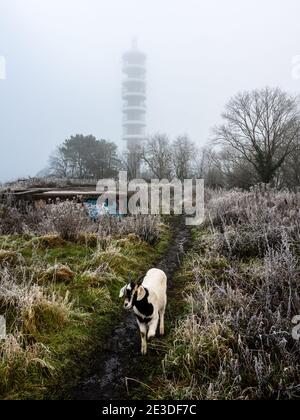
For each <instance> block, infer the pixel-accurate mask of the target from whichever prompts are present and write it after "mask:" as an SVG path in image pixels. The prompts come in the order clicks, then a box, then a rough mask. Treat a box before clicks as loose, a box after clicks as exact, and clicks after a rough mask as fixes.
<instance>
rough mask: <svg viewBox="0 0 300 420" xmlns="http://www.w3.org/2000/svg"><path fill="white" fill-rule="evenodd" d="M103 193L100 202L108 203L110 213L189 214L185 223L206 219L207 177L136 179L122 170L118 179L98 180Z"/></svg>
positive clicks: (103, 204) (194, 223) (99, 204)
mask: <svg viewBox="0 0 300 420" xmlns="http://www.w3.org/2000/svg"><path fill="white" fill-rule="evenodd" d="M97 193H99V194H100V196H99V198H98V200H97V205H98V207H99V208H101V207H103V206H107V208H109V213H110V214H124V215H125V214H131V215H136V214H146V215H147V214H151V215H159V214H164V215H170V214H172V213H173V214H175V215H180V214H185V215H186V224H187V225H190V226H196V225H200V224H201V223H203V221H204V180H203V179H184V180H183V181H181V180H180V179H178V178H174V179H173V180H172V181H169V180H167V179H162V180H159V179H151V181H150V182H147V181H145V180H144V179H133V180H131V181H129V182H128V177H127V172H126V171H121V172H119V179H118V180H117V181H116V180H114V179H102V180H100V181H98V183H97Z"/></svg>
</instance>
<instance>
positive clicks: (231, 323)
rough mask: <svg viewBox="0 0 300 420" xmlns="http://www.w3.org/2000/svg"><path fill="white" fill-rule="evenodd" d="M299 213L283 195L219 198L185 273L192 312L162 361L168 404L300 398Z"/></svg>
mask: <svg viewBox="0 0 300 420" xmlns="http://www.w3.org/2000/svg"><path fill="white" fill-rule="evenodd" d="M298 205H299V195H298V194H293V193H289V192H285V191H281V192H276V191H274V190H269V189H263V190H258V189H254V190H253V191H250V192H244V193H243V192H240V191H232V192H218V193H213V192H211V200H210V201H209V203H208V209H209V212H208V217H207V221H206V230H205V232H198V234H197V240H196V243H195V249H194V251H193V252H192V253H191V254H190V255H189V257H188V258H187V261H186V266H185V270H184V272H185V274H186V275H187V276H188V275H189V278H190V275H191V273H192V279H193V288H192V291H190V290H189V291H188V295H187V298H186V303H187V307H188V312H189V314H188V315H187V316H186V317H184V318H183V319H182V320H181V321H180V322H179V323H178V325H177V327H176V329H175V332H174V336H173V337H172V338H173V340H174V341H173V342H172V343H171V344H170V346H169V351H168V353H167V355H166V356H165V358H164V361H163V366H164V377H163V379H162V383H161V387H160V390H159V396H160V397H168V398H199V399H293V398H297V397H299V396H300V387H299V383H300V346H299V343H297V342H296V341H295V340H294V339H293V338H292V334H291V331H292V327H293V325H292V322H291V321H292V318H293V316H294V315H297V314H300V299H299V296H300V282H299V279H300V263H299V221H300V218H299V210H298V209H299V206H298ZM208 231H209V233H207V232H208ZM202 242H203V243H204V245H203V243H202Z"/></svg>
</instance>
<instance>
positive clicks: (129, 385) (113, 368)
mask: <svg viewBox="0 0 300 420" xmlns="http://www.w3.org/2000/svg"><path fill="white" fill-rule="evenodd" d="M170 227H171V229H172V238H171V241H170V244H169V247H168V248H167V250H166V252H165V255H164V256H163V258H162V259H161V260H160V261H158V262H157V264H155V265H154V266H155V267H157V268H160V269H162V270H164V271H165V273H166V275H167V277H168V290H170V291H171V290H172V289H173V288H174V287H175V285H174V284H173V281H172V279H173V277H174V274H175V272H176V271H177V270H178V269H179V267H180V264H181V261H182V258H183V256H184V254H185V253H186V251H187V250H188V249H189V248H190V246H191V231H190V228H189V227H187V226H186V225H185V218H184V217H176V218H175V217H174V218H173V219H172V220H171V222H170ZM175 296H176V294H174V297H173V299H175ZM168 298H169V300H170V299H172V294H170V295H169V296H168ZM166 317H168V311H167V312H166ZM150 352H151V349H150ZM145 357H146V358H147V357H148V356H141V355H140V336H139V333H138V327H137V323H136V320H135V316H134V314H133V313H132V312H129V313H128V312H126V311H124V313H123V314H122V319H121V321H120V322H119V324H118V325H117V326H116V327H115V328H114V329H113V330H112V331H111V334H110V336H109V338H108V340H107V342H106V343H105V345H104V346H103V345H102V346H101V350H98V351H97V350H96V351H95V352H94V353H93V354H92V355H91V360H90V362H89V368H88V371H87V372H86V373H85V374H83V376H82V377H81V379H80V381H79V382H78V383H77V384H76V386H75V387H74V388H73V389H71V390H69V391H68V393H67V395H64V399H69V400H117V399H131V391H132V392H133V389H134V387H135V386H136V384H137V383H139V382H144V381H145V383H147V378H145V377H143V369H140V366H141V364H143V363H145V360H144V358H145ZM126 378H133V379H134V381H132V382H129V381H126Z"/></svg>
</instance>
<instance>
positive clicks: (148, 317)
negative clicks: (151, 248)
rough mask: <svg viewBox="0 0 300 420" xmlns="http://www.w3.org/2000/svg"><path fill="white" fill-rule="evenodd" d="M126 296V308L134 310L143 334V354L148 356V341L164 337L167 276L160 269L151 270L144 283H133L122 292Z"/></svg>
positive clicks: (122, 295)
mask: <svg viewBox="0 0 300 420" xmlns="http://www.w3.org/2000/svg"><path fill="white" fill-rule="evenodd" d="M124 296H125V301H124V308H125V309H133V311H134V313H135V315H136V319H137V323H138V326H139V329H140V334H141V353H142V354H147V340H149V339H151V338H152V337H154V336H155V334H156V329H157V325H158V321H159V333H160V335H164V332H165V331H164V317H165V310H166V304H167V276H166V274H165V273H164V272H163V271H162V270H159V269H158V268H151V270H149V271H148V272H147V273H146V276H145V277H144V278H143V279H142V282H140V281H139V282H137V283H135V282H133V281H131V282H130V283H128V284H127V285H126V286H124V287H123V288H122V289H121V290H120V298H122V297H124Z"/></svg>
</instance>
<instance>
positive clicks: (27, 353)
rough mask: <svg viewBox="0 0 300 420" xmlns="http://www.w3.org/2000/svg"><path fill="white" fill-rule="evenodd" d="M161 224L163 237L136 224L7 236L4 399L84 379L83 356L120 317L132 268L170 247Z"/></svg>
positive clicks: (1, 295)
mask: <svg viewBox="0 0 300 420" xmlns="http://www.w3.org/2000/svg"><path fill="white" fill-rule="evenodd" d="M126 223H133V222H132V221H129V220H128V222H126ZM134 223H140V222H139V221H135V222H134ZM140 228H141V226H139V227H138V229H140ZM155 229H157V231H156V235H157V233H158V231H159V234H158V235H157V237H156V239H155V240H153V238H152V237H151V238H150V240H147V239H149V238H148V237H147V235H146V237H145V239H143V235H144V233H145V231H143V235H140V236H139V235H138V234H137V233H134V232H133V233H128V232H130V231H134V229H127V232H125V233H124V232H122V233H120V234H118V232H117V230H116V231H115V232H110V233H109V234H106V233H104V232H103V231H102V232H100V233H99V231H98V232H97V233H81V234H78V235H76V238H72V241H67V240H65V239H62V235H61V234H47V235H42V236H39V235H36V234H32V233H30V234H21V235H20V234H19V235H14V234H10V235H2V236H0V274H1V281H0V314H5V316H6V320H7V333H8V337H7V340H5V341H2V342H1V343H0V396H1V399H20V398H34V399H41V398H56V397H58V396H59V394H61V392H62V391H63V388H67V387H68V385H69V382H72V384H74V383H75V382H76V378H77V376H78V375H79V374H80V373H81V368H80V366H82V363H81V362H82V361H84V360H85V359H86V358H87V357H88V355H89V354H90V353H91V352H92V351H93V349H94V348H95V346H96V345H97V346H99V343H100V342H101V341H102V340H103V341H105V337H106V335H107V334H108V333H109V331H110V328H111V326H112V325H114V324H115V323H116V322H117V320H118V316H119V314H120V302H119V299H118V291H119V289H120V287H121V285H123V284H124V283H125V282H126V281H127V276H128V273H129V272H130V273H132V275H133V276H140V275H141V274H143V273H144V272H145V270H146V269H147V267H150V266H151V265H152V264H153V263H154V261H156V260H157V259H158V258H159V257H160V256H161V255H162V254H163V252H164V251H165V249H166V247H167V245H168V242H169V236H170V234H169V230H168V228H167V227H166V226H165V225H162V224H160V225H157V226H155ZM149 231H150V230H149V229H148V230H147V232H148V233H149ZM58 392H59V394H58Z"/></svg>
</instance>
